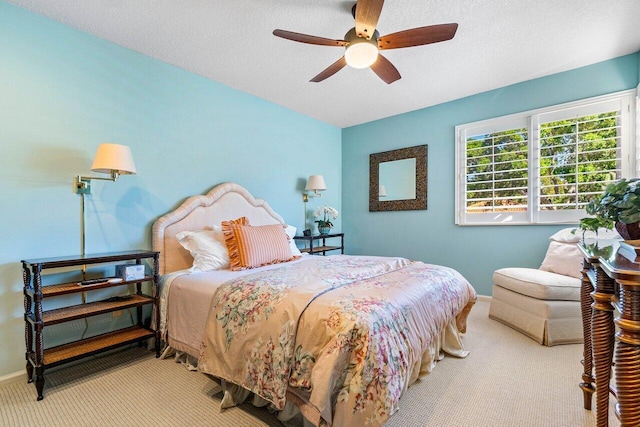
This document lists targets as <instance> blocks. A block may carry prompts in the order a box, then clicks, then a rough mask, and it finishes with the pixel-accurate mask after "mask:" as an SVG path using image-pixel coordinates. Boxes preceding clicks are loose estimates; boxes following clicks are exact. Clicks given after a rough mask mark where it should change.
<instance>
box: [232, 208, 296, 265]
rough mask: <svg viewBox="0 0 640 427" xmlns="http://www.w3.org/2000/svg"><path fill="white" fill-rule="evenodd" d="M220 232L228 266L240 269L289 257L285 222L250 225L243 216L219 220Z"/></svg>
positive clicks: (289, 250) (290, 257) (285, 259)
mask: <svg viewBox="0 0 640 427" xmlns="http://www.w3.org/2000/svg"><path fill="white" fill-rule="evenodd" d="M222 232H223V234H224V240H225V244H226V246H227V251H228V252H229V260H230V266H231V270H234V271H235V270H244V269H247V268H255V267H260V266H263V265H269V264H276V263H279V262H287V261H291V260H293V259H295V258H297V257H294V255H293V254H292V253H291V247H290V246H289V237H288V236H287V234H286V233H285V225H283V224H274V225H261V226H255V227H254V226H251V225H249V220H248V219H247V218H246V217H242V218H238V219H236V220H233V221H223V222H222Z"/></svg>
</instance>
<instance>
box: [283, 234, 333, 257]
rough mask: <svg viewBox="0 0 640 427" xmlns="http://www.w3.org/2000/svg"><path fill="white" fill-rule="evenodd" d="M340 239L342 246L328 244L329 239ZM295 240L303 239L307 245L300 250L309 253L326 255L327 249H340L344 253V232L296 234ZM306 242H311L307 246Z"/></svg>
mask: <svg viewBox="0 0 640 427" xmlns="http://www.w3.org/2000/svg"><path fill="white" fill-rule="evenodd" d="M338 238H339V239H340V246H334V245H330V246H328V245H327V239H338ZM293 239H294V240H302V241H304V242H305V247H304V248H302V249H300V252H306V253H309V254H312V255H313V254H322V255H326V254H327V251H336V250H338V249H340V253H342V254H344V233H329V234H316V235H313V236H295V237H294V238H293ZM306 242H309V247H308V248H307V247H306V246H307V245H306Z"/></svg>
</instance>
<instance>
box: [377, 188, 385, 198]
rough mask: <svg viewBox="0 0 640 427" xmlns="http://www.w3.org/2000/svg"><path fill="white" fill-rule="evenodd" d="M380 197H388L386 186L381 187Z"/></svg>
mask: <svg viewBox="0 0 640 427" xmlns="http://www.w3.org/2000/svg"><path fill="white" fill-rule="evenodd" d="M378 197H387V189H386V188H384V185H381V186H380V189H379V192H378Z"/></svg>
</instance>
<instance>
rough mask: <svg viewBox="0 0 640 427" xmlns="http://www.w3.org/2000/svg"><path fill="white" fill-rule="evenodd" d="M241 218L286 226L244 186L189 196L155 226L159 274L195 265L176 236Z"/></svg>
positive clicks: (223, 186) (228, 185)
mask: <svg viewBox="0 0 640 427" xmlns="http://www.w3.org/2000/svg"><path fill="white" fill-rule="evenodd" d="M242 216H246V217H247V218H248V219H249V223H250V224H251V225H268V224H278V223H280V224H284V220H283V219H282V217H281V216H280V215H278V214H277V213H276V212H274V211H273V209H271V207H270V206H269V204H268V203H267V202H266V201H264V200H262V199H256V198H254V197H253V196H252V195H251V193H249V191H247V190H246V189H245V188H244V187H242V186H240V185H238V184H235V183H232V182H227V183H224V184H220V185H217V186H216V187H214V188H213V189H212V190H211V191H209V192H208V193H207V194H205V195H199V196H192V197H189V198H188V199H187V200H185V201H184V202H183V203H182V204H181V205H180V206H179V207H178V208H177V209H176V210H174V211H172V212H169V213H167V214H165V215H163V216H161V217H160V218H158V219H157V220H156V222H155V223H154V224H153V235H152V245H153V250H154V251H159V252H160V262H159V272H160V274H167V273H171V272H173V271H177V270H182V269H185V268H189V267H191V265H192V264H193V258H192V257H191V254H190V253H189V251H187V250H186V249H184V248H183V247H182V246H181V245H180V243H178V240H177V239H176V237H175V236H176V234H178V233H179V232H181V231H185V230H190V231H193V230H204V229H207V228H211V227H212V226H213V225H220V223H221V222H222V221H228V220H231V219H236V218H239V217H242Z"/></svg>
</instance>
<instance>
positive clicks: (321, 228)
mask: <svg viewBox="0 0 640 427" xmlns="http://www.w3.org/2000/svg"><path fill="white" fill-rule="evenodd" d="M313 217H314V218H319V217H322V219H318V220H316V221H315V222H316V223H318V232H319V233H320V234H329V231H330V230H331V229H332V228H333V223H332V222H331V220H330V219H329V218H330V217H331V218H333V219H336V218H338V211H337V210H335V209H334V208H332V207H331V206H323V207H321V208H318V209H316V210H315V211H313Z"/></svg>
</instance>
